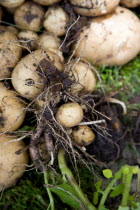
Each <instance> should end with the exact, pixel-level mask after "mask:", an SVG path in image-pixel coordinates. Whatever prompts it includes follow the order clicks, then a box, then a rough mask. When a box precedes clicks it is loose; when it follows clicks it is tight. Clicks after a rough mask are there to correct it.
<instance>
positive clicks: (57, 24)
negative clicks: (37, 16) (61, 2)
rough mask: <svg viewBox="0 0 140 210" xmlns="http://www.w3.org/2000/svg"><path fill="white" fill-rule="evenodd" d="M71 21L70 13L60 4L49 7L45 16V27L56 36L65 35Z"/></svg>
mask: <svg viewBox="0 0 140 210" xmlns="http://www.w3.org/2000/svg"><path fill="white" fill-rule="evenodd" d="M68 23H69V16H68V14H67V13H66V12H65V11H64V10H63V9H62V8H61V7H59V6H57V7H49V9H48V10H47V12H46V14H45V17H44V23H43V25H44V28H45V29H46V30H47V31H49V32H50V33H53V34H54V35H55V36H63V35H65V33H66V31H67V30H66V26H67V24H68Z"/></svg>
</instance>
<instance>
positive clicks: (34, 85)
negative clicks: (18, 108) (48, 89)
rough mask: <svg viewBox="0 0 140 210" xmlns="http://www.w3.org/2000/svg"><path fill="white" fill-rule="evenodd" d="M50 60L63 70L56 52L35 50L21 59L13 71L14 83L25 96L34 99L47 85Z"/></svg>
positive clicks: (17, 89)
mask: <svg viewBox="0 0 140 210" xmlns="http://www.w3.org/2000/svg"><path fill="white" fill-rule="evenodd" d="M48 61H49V62H51V63H52V65H54V66H55V67H56V68H58V70H60V71H61V70H63V65H62V63H61V59H60V58H59V56H58V55H56V53H53V52H51V51H49V50H48V51H47V50H46V51H44V50H41V49H39V50H35V51H33V52H32V53H30V54H29V55H27V56H25V57H24V58H22V59H21V61H20V62H19V63H18V64H17V65H16V67H15V68H14V70H13V73H12V84H13V86H14V88H15V89H16V91H17V92H19V93H20V94H21V95H22V96H24V97H25V98H29V99H33V98H35V97H36V96H38V94H39V93H41V91H42V89H43V88H44V87H45V85H47V83H46V81H47V80H46V76H45V71H48V70H49V67H48Z"/></svg>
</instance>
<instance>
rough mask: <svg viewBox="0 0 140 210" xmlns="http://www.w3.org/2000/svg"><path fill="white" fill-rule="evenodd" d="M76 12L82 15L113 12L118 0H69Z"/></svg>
mask: <svg viewBox="0 0 140 210" xmlns="http://www.w3.org/2000/svg"><path fill="white" fill-rule="evenodd" d="M69 1H70V2H71V4H72V6H73V8H74V10H75V12H76V13H78V14H80V15H83V16H99V15H104V14H108V13H110V12H113V11H114V10H115V8H116V7H117V6H118V4H119V2H120V0H115V1H112V0H102V1H101V0H96V1H95V0H90V1H87V0H83V1H81V0H69Z"/></svg>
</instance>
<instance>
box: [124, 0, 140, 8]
mask: <svg viewBox="0 0 140 210" xmlns="http://www.w3.org/2000/svg"><path fill="white" fill-rule="evenodd" d="M120 3H121V4H123V5H125V6H126V7H131V8H133V7H138V6H140V0H120Z"/></svg>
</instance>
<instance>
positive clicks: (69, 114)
mask: <svg viewBox="0 0 140 210" xmlns="http://www.w3.org/2000/svg"><path fill="white" fill-rule="evenodd" d="M82 119H83V109H82V107H81V106H80V105H79V104H77V103H67V104H63V105H61V106H60V107H59V108H58V110H57V113H56V120H57V122H58V123H60V124H61V125H62V126H64V127H67V128H69V127H73V126H76V125H77V124H79V123H80V122H81V120H82Z"/></svg>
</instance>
